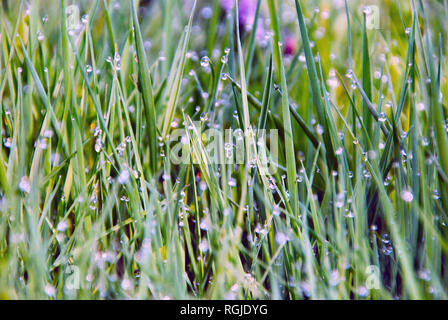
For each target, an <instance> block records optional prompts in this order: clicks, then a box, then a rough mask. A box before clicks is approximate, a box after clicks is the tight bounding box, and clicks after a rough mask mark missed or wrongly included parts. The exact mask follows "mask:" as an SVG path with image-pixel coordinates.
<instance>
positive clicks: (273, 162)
mask: <svg viewBox="0 0 448 320" xmlns="http://www.w3.org/2000/svg"><path fill="white" fill-rule="evenodd" d="M202 124H203V123H201V122H193V123H192V124H191V125H190V126H189V127H188V128H187V130H186V129H175V130H173V131H172V132H171V133H170V135H169V137H168V139H167V142H168V144H169V147H170V148H169V154H168V157H169V160H170V161H171V163H173V164H176V165H177V164H188V163H190V161H191V157H192V161H193V163H194V164H199V163H201V162H204V163H205V164H207V165H213V164H217V165H225V164H238V165H240V164H244V165H248V166H250V167H252V168H258V169H259V171H260V174H262V175H272V174H275V173H276V172H277V169H278V146H279V141H278V139H279V137H278V130H277V129H269V130H266V129H252V128H249V129H247V130H246V131H243V130H242V129H232V128H229V129H224V130H221V129H216V128H209V129H206V130H204V131H202V130H201V129H200V128H201V125H202ZM268 145H269V146H268Z"/></svg>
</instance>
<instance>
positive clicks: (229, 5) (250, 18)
mask: <svg viewBox="0 0 448 320" xmlns="http://www.w3.org/2000/svg"><path fill="white" fill-rule="evenodd" d="M234 4H235V0H221V7H222V8H223V9H224V11H226V12H230V11H231V10H232V9H233V6H234ZM256 10H257V0H240V1H238V17H239V20H238V23H239V25H240V27H242V28H243V29H244V31H250V30H252V27H253V24H254V21H255V11H256ZM255 35H256V39H257V41H258V42H261V41H262V40H263V38H264V26H263V20H262V19H261V18H259V19H258V24H257V31H256V34H255Z"/></svg>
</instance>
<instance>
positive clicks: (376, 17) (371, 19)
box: [363, 5, 380, 30]
mask: <svg viewBox="0 0 448 320" xmlns="http://www.w3.org/2000/svg"><path fill="white" fill-rule="evenodd" d="M363 12H364V14H365V15H366V29H367V30H377V29H380V8H379V7H378V6H375V5H366V6H364V7H363Z"/></svg>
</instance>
